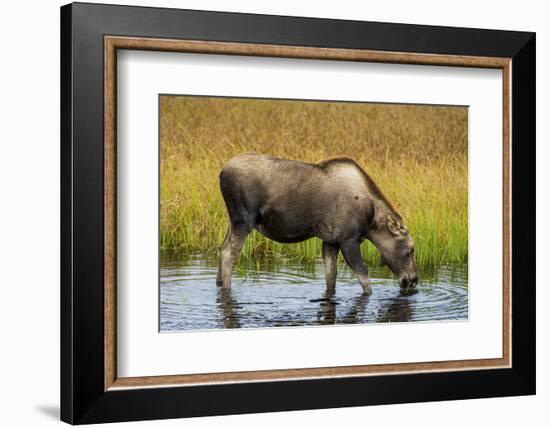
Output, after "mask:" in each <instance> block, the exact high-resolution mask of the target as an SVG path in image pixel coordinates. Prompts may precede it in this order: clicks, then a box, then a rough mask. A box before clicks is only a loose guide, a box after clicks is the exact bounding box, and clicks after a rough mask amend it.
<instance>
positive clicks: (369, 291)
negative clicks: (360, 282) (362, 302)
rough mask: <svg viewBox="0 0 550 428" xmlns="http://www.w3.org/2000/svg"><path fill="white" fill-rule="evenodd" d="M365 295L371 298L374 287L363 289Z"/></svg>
mask: <svg viewBox="0 0 550 428" xmlns="http://www.w3.org/2000/svg"><path fill="white" fill-rule="evenodd" d="M363 293H364V294H365V296H370V295H371V294H372V287H371V286H370V285H369V286H367V287H363Z"/></svg>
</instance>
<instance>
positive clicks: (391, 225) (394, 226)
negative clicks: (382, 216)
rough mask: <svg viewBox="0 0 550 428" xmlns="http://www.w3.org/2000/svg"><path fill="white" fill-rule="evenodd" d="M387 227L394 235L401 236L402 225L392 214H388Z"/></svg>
mask: <svg viewBox="0 0 550 428" xmlns="http://www.w3.org/2000/svg"><path fill="white" fill-rule="evenodd" d="M386 226H387V227H388V230H389V231H390V232H391V233H392V234H394V235H400V234H401V230H400V229H401V225H400V224H399V222H398V221H397V220H396V219H394V218H393V217H392V216H391V215H390V214H388V216H387V218H386Z"/></svg>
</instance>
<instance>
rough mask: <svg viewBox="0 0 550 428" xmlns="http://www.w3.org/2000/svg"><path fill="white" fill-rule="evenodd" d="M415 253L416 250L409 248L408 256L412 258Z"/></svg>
mask: <svg viewBox="0 0 550 428" xmlns="http://www.w3.org/2000/svg"><path fill="white" fill-rule="evenodd" d="M413 253H414V248H409V250H408V251H407V256H412V255H413Z"/></svg>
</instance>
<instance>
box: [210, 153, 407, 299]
mask: <svg viewBox="0 0 550 428" xmlns="http://www.w3.org/2000/svg"><path fill="white" fill-rule="evenodd" d="M220 188H221V192H222V195H223V198H224V200H225V205H226V207H227V211H228V214H229V227H228V229H227V234H226V236H225V240H224V242H223V244H222V246H221V250H220V262H219V266H218V275H217V284H218V285H219V286H223V287H224V288H230V287H231V274H232V272H233V268H234V266H235V262H236V260H237V258H238V257H239V254H240V252H241V249H242V246H243V244H244V241H245V239H246V237H247V235H248V234H249V233H250V232H251V231H252V229H256V230H257V231H258V232H260V233H261V234H262V235H264V236H266V237H267V238H269V239H272V240H274V241H277V242H282V243H291V242H300V241H304V240H306V239H310V238H313V237H317V238H319V239H321V240H322V241H323V262H324V265H325V276H326V286H327V290H332V291H333V290H334V288H335V286H336V266H337V263H336V261H337V258H338V253H339V251H340V250H341V251H342V253H343V255H344V259H345V261H346V263H347V264H348V265H349V267H350V268H351V269H352V270H353V272H354V273H355V275H356V276H357V278H358V279H359V282H360V283H361V285H362V286H363V290H364V292H365V294H367V295H368V294H370V293H371V292H372V290H371V286H370V284H369V276H368V269H367V266H366V265H365V263H364V262H363V260H362V258H361V251H360V245H361V242H362V241H364V240H365V239H368V240H370V241H371V242H372V243H373V244H374V245H375V246H376V248H377V249H378V251H379V252H380V254H381V264H382V265H387V266H388V267H389V268H390V269H391V270H392V272H393V273H394V274H395V275H396V276H397V277H398V279H399V284H400V286H401V287H402V288H404V289H411V288H414V287H415V286H416V284H417V283H418V276H417V272H416V264H415V261H414V244H413V240H412V238H411V236H410V235H409V232H408V231H407V228H406V227H405V226H404V225H403V220H402V218H401V216H400V215H399V213H397V211H396V210H395V208H394V207H393V206H392V205H391V203H390V202H389V201H388V200H387V199H386V198H385V196H384V195H383V194H382V192H381V191H380V189H379V188H378V186H377V185H376V184H375V183H374V181H373V180H372V179H371V178H370V177H369V176H368V174H367V173H366V172H365V171H364V170H363V169H362V168H361V167H360V166H359V165H358V164H357V163H356V162H355V161H354V160H353V159H349V158H345V157H341V158H333V159H328V160H324V161H322V162H319V163H317V164H310V163H305V162H299V161H295V160H286V159H278V158H275V157H271V156H265V155H262V154H258V153H244V154H240V155H237V156H235V157H233V158H232V159H230V160H229V161H228V162H227V163H226V164H225V166H224V167H223V169H222V171H221V173H220Z"/></svg>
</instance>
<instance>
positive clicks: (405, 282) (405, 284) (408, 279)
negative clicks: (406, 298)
mask: <svg viewBox="0 0 550 428" xmlns="http://www.w3.org/2000/svg"><path fill="white" fill-rule="evenodd" d="M416 284H418V276H417V275H412V276H404V277H403V278H402V279H401V281H400V284H399V285H400V286H401V288H413V289H414V288H415V287H416Z"/></svg>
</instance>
